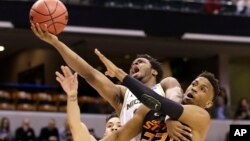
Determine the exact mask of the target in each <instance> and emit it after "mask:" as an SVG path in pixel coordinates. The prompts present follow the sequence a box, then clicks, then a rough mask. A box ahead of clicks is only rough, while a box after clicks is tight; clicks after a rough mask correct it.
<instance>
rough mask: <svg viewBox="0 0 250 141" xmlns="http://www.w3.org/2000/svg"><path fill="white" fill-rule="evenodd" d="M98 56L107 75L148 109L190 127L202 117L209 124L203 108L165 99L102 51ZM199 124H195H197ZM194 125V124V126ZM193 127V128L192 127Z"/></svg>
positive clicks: (97, 53)
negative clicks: (130, 74)
mask: <svg viewBox="0 0 250 141" xmlns="http://www.w3.org/2000/svg"><path fill="white" fill-rule="evenodd" d="M95 53H96V55H97V56H98V57H99V59H100V60H101V61H102V62H103V63H104V65H105V66H106V68H107V72H106V73H105V74H106V75H109V76H110V77H116V78H118V79H119V80H120V81H121V82H123V84H124V85H125V86H126V87H128V88H129V89H130V91H132V92H133V94H134V95H135V96H136V97H137V98H138V99H139V100H140V101H141V102H142V103H143V104H145V105H146V106H147V107H149V108H150V109H152V110H156V111H161V113H163V114H165V115H168V116H170V117H171V119H173V120H178V119H180V121H181V122H184V123H185V124H187V125H189V126H190V121H191V120H190V119H194V120H197V118H195V117H198V116H200V117H201V118H200V119H203V120H206V121H208V122H209V119H210V118H209V115H208V113H207V112H206V111H205V110H204V109H202V108H201V107H198V106H194V105H187V106H185V108H184V106H182V105H181V104H179V103H176V102H174V101H172V100H170V99H168V98H163V97H162V96H160V95H158V94H157V93H156V92H154V91H153V90H151V89H150V88H148V87H146V86H145V85H143V84H142V83H141V82H140V81H138V80H136V79H134V78H132V77H130V76H129V75H128V74H127V73H125V72H124V71H123V70H122V69H120V68H118V67H117V66H116V65H115V64H113V63H112V62H111V61H110V60H108V59H107V58H106V57H105V56H104V55H103V54H101V52H100V51H98V50H97V49H96V50H95ZM192 122H193V121H192ZM196 123H197V122H195V124H196ZM193 125H194V124H193ZM190 127H191V126H190ZM191 128H192V127H191Z"/></svg>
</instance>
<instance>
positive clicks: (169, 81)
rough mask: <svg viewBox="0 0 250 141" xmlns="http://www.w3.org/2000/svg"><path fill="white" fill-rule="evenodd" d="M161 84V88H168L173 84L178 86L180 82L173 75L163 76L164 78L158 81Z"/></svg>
mask: <svg viewBox="0 0 250 141" xmlns="http://www.w3.org/2000/svg"><path fill="white" fill-rule="evenodd" d="M160 84H161V86H162V87H163V88H169V87H173V86H180V83H179V82H178V80H177V79H176V78H174V77H171V76H169V77H165V78H164V79H162V80H161V82H160Z"/></svg>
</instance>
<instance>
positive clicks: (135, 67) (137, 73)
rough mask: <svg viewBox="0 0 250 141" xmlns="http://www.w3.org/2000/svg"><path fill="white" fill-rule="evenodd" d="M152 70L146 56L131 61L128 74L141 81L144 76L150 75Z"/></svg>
mask: <svg viewBox="0 0 250 141" xmlns="http://www.w3.org/2000/svg"><path fill="white" fill-rule="evenodd" d="M152 70H153V69H152V67H151V64H150V62H149V60H147V59H146V58H137V59H135V60H134V61H133V63H132V65H131V67H130V71H129V74H130V75H131V76H132V77H134V78H136V79H138V80H140V81H142V79H144V78H145V77H147V76H152Z"/></svg>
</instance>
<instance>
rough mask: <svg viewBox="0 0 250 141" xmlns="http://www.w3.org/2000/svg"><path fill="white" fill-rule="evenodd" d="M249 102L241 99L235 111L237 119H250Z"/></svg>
mask: <svg viewBox="0 0 250 141" xmlns="http://www.w3.org/2000/svg"><path fill="white" fill-rule="evenodd" d="M249 108H250V107H249V101H248V99H247V98H241V99H240V101H239V103H238V106H237V109H236V111H235V115H234V118H235V119H250V109H249Z"/></svg>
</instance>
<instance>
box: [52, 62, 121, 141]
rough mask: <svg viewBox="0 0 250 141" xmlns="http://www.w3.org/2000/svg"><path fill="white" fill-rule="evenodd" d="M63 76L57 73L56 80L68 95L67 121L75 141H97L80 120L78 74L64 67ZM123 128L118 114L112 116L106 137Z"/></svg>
mask: <svg viewBox="0 0 250 141" xmlns="http://www.w3.org/2000/svg"><path fill="white" fill-rule="evenodd" d="M62 71H63V74H61V73H59V72H56V76H57V77H56V80H57V81H58V82H59V83H60V85H61V87H62V88H63V90H64V91H65V93H66V94H67V119H68V122H69V126H70V131H71V133H72V137H73V140H74V141H83V140H84V141H95V140H96V139H95V138H94V137H93V136H92V135H91V134H90V133H89V130H88V128H87V127H86V125H85V124H84V123H82V122H81V119H80V108H79V106H78V101H77V89H78V80H77V74H76V73H75V74H72V73H71V71H70V69H69V68H68V67H64V66H62ZM120 127H121V123H120V119H119V117H118V115H117V114H111V115H110V116H109V117H107V119H106V128H105V133H104V136H108V135H109V134H111V133H112V132H114V131H116V130H118V129H119V128H120Z"/></svg>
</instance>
